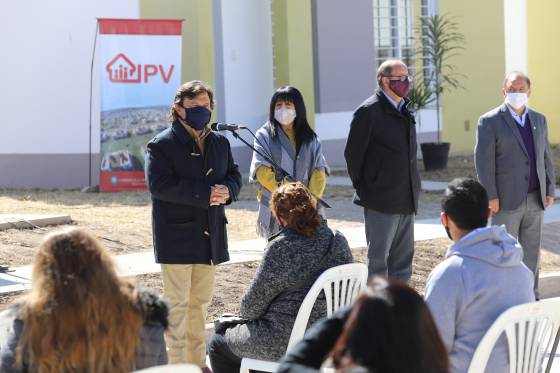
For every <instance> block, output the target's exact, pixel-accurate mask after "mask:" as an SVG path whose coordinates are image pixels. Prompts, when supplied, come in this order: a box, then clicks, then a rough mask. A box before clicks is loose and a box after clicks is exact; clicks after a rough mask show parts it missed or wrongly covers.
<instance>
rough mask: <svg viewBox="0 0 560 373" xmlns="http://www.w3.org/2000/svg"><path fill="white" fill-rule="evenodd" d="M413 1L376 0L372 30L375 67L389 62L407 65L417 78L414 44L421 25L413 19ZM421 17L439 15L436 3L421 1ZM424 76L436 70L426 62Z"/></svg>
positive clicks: (428, 0) (374, 1)
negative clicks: (393, 59) (392, 60)
mask: <svg viewBox="0 0 560 373" xmlns="http://www.w3.org/2000/svg"><path fill="white" fill-rule="evenodd" d="M414 3H415V1H414V0H373V27H374V30H373V32H374V38H373V39H374V42H375V50H376V61H375V62H376V66H379V65H380V64H381V63H382V62H383V61H385V60H386V59H388V58H396V59H399V60H402V61H404V63H406V65H407V66H408V68H409V70H410V74H411V75H414V46H415V45H414V44H415V40H416V38H417V34H416V31H417V27H418V22H417V20H416V19H415V18H414ZM419 11H420V12H419V13H420V17H429V16H431V15H434V14H436V13H437V0H421V2H420V9H419ZM423 62H424V64H423V68H424V74H425V76H428V75H429V74H430V73H431V71H432V70H433V66H430V64H429V63H427V62H426V60H425V58H424V61H423Z"/></svg>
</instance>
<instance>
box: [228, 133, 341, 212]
mask: <svg viewBox="0 0 560 373" xmlns="http://www.w3.org/2000/svg"><path fill="white" fill-rule="evenodd" d="M229 132H231V134H232V135H233V137H235V138H236V139H237V140H239V141H241V142H242V143H243V144H245V145H247V146H248V147H249V148H250V149H252V150H253V151H254V152H255V153H257V154H258V155H260V156H261V157H263V158H264V159H265V160H266V161H267V162H268V163H270V165H271V166H272V170H273V171H274V173H275V174H276V175H280V176H281V178H282V179H287V180H288V181H297V180H296V179H294V178H293V177H292V175H290V174H289V173H288V171H286V170H284V169H283V168H282V167H280V166H279V165H278V164H277V163H276V162H274V160H273V159H272V158H271V157H269V156H268V155H267V154H264V153H262V152H260V151H258V150H257V149H255V147H254V146H253V145H251V144H249V143H248V142H247V140H245V139H244V138H243V137H241V136H239V134H238V133H237V132H236V131H235V130H229ZM313 196H314V197H315V198H317V203H318V204H319V205H321V206H322V207H324V208H327V209H330V208H331V206H330V205H329V204H328V203H327V202H325V200H323V199H322V198H319V197H317V196H316V195H313Z"/></svg>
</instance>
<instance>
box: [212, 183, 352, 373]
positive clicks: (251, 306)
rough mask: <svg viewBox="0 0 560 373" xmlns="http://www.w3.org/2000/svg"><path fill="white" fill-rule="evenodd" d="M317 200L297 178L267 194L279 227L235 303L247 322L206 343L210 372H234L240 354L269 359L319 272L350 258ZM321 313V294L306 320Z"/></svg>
mask: <svg viewBox="0 0 560 373" xmlns="http://www.w3.org/2000/svg"><path fill="white" fill-rule="evenodd" d="M316 206H317V201H316V199H315V197H313V196H312V195H311V193H310V192H309V190H308V189H307V188H306V187H305V186H304V185H303V184H302V183H300V182H296V183H289V184H284V185H282V186H280V187H279V188H278V189H276V190H275V191H274V193H273V194H272V198H271V201H270V207H271V211H272V213H273V215H274V217H275V219H276V221H277V223H278V224H279V226H280V227H282V229H281V230H280V232H279V233H277V234H276V235H273V236H272V237H270V238H269V240H268V245H267V247H266V249H265V254H264V257H263V259H262V261H261V263H260V265H259V267H258V269H257V272H256V274H255V277H254V278H253V281H252V283H251V285H250V286H249V289H248V290H247V292H246V293H245V295H244V296H243V299H242V301H241V307H240V309H241V317H243V318H245V319H247V320H248V321H247V323H245V324H242V325H236V326H234V327H231V328H228V329H227V330H225V331H223V332H222V333H217V334H215V335H214V337H213V338H212V340H211V341H210V343H209V346H208V353H209V356H210V363H211V365H212V370H213V372H214V373H224V372H239V368H240V364H241V358H242V357H249V358H254V359H262V360H269V361H275V360H278V359H279V358H280V357H281V356H282V355H283V354H284V353H285V352H286V348H287V346H288V341H289V339H290V334H291V331H292V327H293V325H294V322H295V319H296V316H297V313H298V310H299V307H300V305H301V303H302V302H303V299H304V298H305V296H306V295H307V292H308V291H309V289H310V288H311V286H312V285H313V282H315V280H316V279H317V277H319V275H320V274H321V273H322V272H324V271H325V270H327V269H329V268H331V267H335V266H338V265H342V264H347V263H351V262H352V261H353V258H352V253H351V251H350V248H349V246H348V242H347V241H346V238H344V236H343V235H342V234H341V233H339V232H336V233H333V231H331V229H329V227H328V226H327V222H326V221H325V220H324V219H323V218H321V216H320V215H319V213H318V212H317V208H316ZM325 315H326V305H325V298H324V295H322V297H319V298H318V300H317V302H316V303H315V306H314V308H313V311H312V312H311V317H310V324H311V323H313V322H314V321H316V320H318V319H319V318H321V317H323V316H325Z"/></svg>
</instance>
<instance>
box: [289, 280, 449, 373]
mask: <svg viewBox="0 0 560 373" xmlns="http://www.w3.org/2000/svg"><path fill="white" fill-rule="evenodd" d="M328 356H332V358H333V362H334V366H335V368H336V369H337V371H339V372H350V371H355V372H373V373H403V372H407V373H448V372H449V359H448V356H447V350H446V349H445V346H444V345H443V341H442V340H441V337H440V335H439V332H438V330H437V327H436V325H435V322H434V320H433V318H432V314H431V313H430V310H429V309H428V307H427V305H426V303H425V302H424V299H423V298H422V297H421V296H420V295H419V294H418V293H417V292H416V291H415V290H414V289H412V288H410V287H408V286H407V285H405V284H403V283H400V282H397V281H391V280H389V281H387V280H385V279H382V278H374V279H373V281H372V282H371V284H370V285H369V287H368V288H367V289H366V291H365V293H364V294H362V295H360V296H359V297H358V299H357V300H356V302H355V303H354V304H353V305H352V306H351V307H350V308H346V309H343V310H341V311H339V312H337V313H336V314H334V315H333V316H332V317H331V318H329V319H325V320H322V321H320V322H318V323H317V324H315V325H314V326H313V327H312V328H311V329H310V330H309V331H308V332H307V333H306V335H305V337H304V339H303V340H302V341H301V342H300V343H298V344H297V345H296V346H294V348H293V349H291V350H290V352H289V354H288V355H287V356H286V357H284V359H283V361H282V364H281V366H280V369H279V370H278V372H299V371H302V370H303V369H307V371H312V370H313V369H317V370H318V369H319V367H320V366H321V364H322V362H323V361H324V360H325V359H326V358H327V357H328Z"/></svg>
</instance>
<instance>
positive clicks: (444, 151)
mask: <svg viewBox="0 0 560 373" xmlns="http://www.w3.org/2000/svg"><path fill="white" fill-rule="evenodd" d="M419 34H420V40H419V43H418V44H419V47H418V49H417V51H416V54H417V56H419V57H420V58H421V60H422V61H423V65H424V73H423V74H422V79H421V80H420V79H417V80H420V81H418V84H417V86H419V87H420V88H418V89H419V90H420V92H421V93H423V94H428V93H429V94H430V96H431V98H432V100H433V101H435V106H436V110H437V142H427V143H421V144H420V149H421V150H422V158H423V161H424V168H425V169H426V171H430V170H443V169H446V168H447V159H448V157H449V147H450V144H449V143H448V142H442V141H441V112H440V107H441V95H442V94H444V93H446V92H449V91H452V90H454V89H458V88H462V86H461V84H460V78H461V77H462V74H460V73H458V72H457V67H456V66H455V65H453V64H452V63H450V59H452V58H453V57H455V56H457V55H458V54H459V51H460V50H462V49H464V48H463V43H464V41H465V37H464V36H463V34H461V33H460V32H459V27H458V24H457V23H456V22H455V21H454V20H453V19H452V18H451V17H450V16H449V15H433V16H428V17H422V18H420V29H419Z"/></svg>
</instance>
